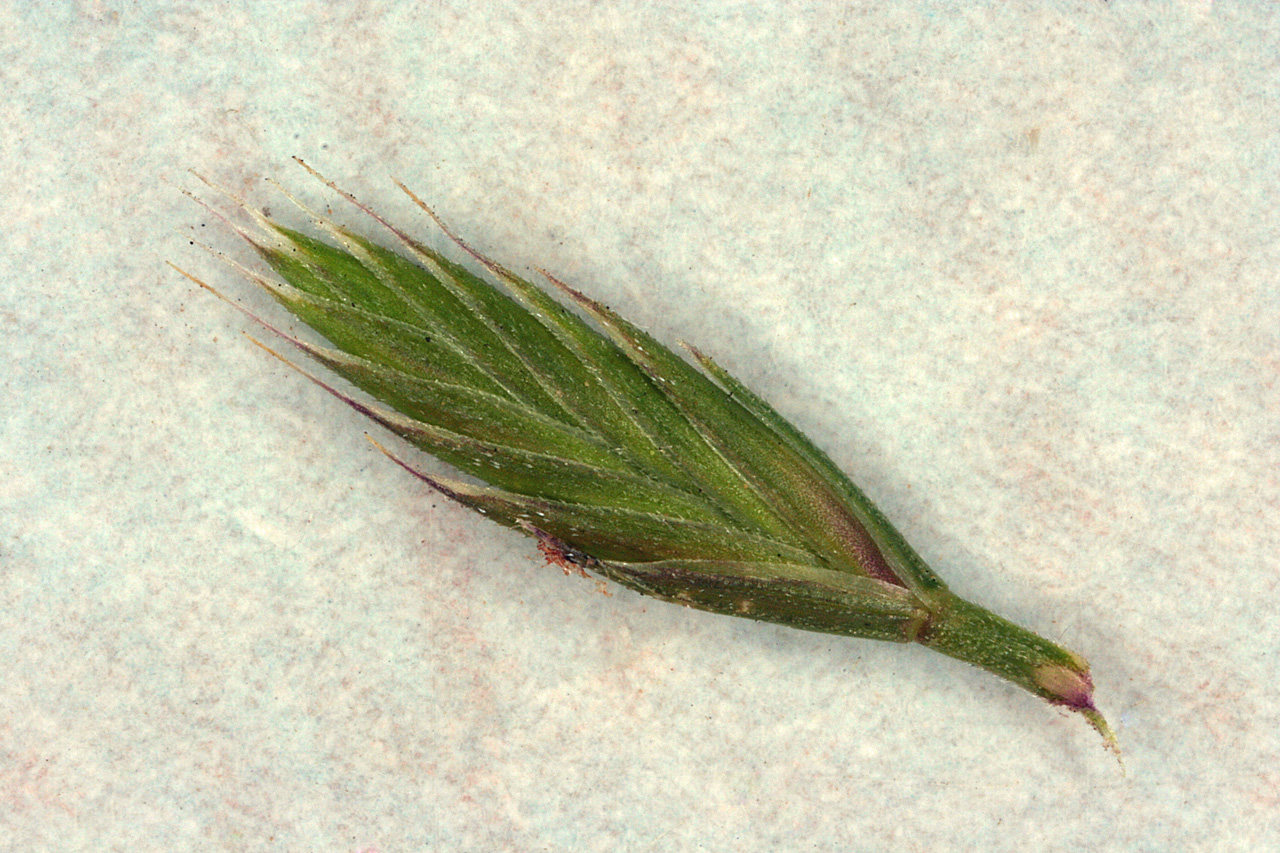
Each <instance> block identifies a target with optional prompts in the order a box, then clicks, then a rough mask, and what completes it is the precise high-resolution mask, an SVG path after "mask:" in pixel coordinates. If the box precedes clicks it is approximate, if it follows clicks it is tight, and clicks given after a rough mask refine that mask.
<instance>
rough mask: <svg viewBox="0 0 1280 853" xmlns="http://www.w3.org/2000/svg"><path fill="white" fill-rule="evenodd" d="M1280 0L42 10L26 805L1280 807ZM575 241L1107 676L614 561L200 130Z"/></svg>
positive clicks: (1194, 827) (24, 552)
mask: <svg viewBox="0 0 1280 853" xmlns="http://www.w3.org/2000/svg"><path fill="white" fill-rule="evenodd" d="M1278 44H1280V6H1278V5H1276V4H1271V3H1261V2H1220V3H1212V2H1207V0H1206V2H1190V0H1185V1H1184V2H1178V0H1173V2H1112V3H1103V2H1080V3H1065V2H1045V3H1005V2H1000V3H973V4H951V3H909V2H903V3H880V2H876V3H857V4H844V3H826V2H818V3H784V2H772V0H756V2H750V3H748V2H720V3H693V4H691V3H686V2H678V3H677V2H666V3H643V4H642V3H617V4H610V3H591V2H577V3H575V2H550V1H549V0H533V2H528V0H520V2H485V3H459V2H430V3H390V2H381V3H379V2H361V3H343V4H333V5H326V4H324V3H315V2H310V3H304V2H280V3H245V2H239V3H214V4H210V3H185V2H184V3H128V2H82V3H19V2H11V3H7V4H4V5H3V7H0V60H2V61H0V80H2V81H3V84H4V97H3V98H2V99H0V120H2V122H0V126H3V128H4V129H3V130H0V199H2V201H0V211H3V213H2V216H3V228H2V229H0V387H2V388H3V389H4V393H5V398H6V400H7V406H6V413H5V418H4V422H3V427H2V428H0V440H2V444H0V613H2V614H3V615H2V616H0V620H2V621H0V654H2V655H3V660H4V665H3V666H4V668H3V680H2V682H0V837H7V838H9V839H10V841H9V842H4V844H6V845H8V846H9V847H10V848H11V849H14V850H95V851H99V850H130V851H134V850H201V849H210V850H214V849H226V850H280V851H298V850H316V851H321V850H324V851H328V850H333V851H366V850H376V851H381V853H390V851H401V850H522V851H544V850H545V851H553V850H555V851H558V850H574V851H597V850H598V851H617V850H626V851H673V850H680V851H683V850H707V851H724V850H735V851H772V850H780V849H786V850H796V851H826V850H884V849H895V850H958V849H985V850H1063V851H1078V850H1144V851H1145V850H1151V851H1164V850H1261V849H1268V848H1269V847H1271V846H1273V845H1274V844H1275V843H1276V839H1277V837H1280V770H1278V769H1277V768H1278V767H1280V761H1278V757H1280V756H1278V754H1277V753H1278V752H1280V750H1278V744H1280V736H1278V735H1277V731H1278V730H1280V695H1278V691H1277V677H1276V672H1277V666H1278V663H1277V655H1276V651H1277V638H1278V636H1280V625H1278V624H1277V608H1276V605H1275V600H1276V591H1277V564H1276V554H1277V553H1280V534H1278V533H1277V525H1276V512H1277V500H1278V498H1280V478H1278V476H1277V471H1280V468H1278V467H1277V463H1278V462H1280V431H1278V430H1277V417H1278V415H1280V402H1278V400H1280V397H1278V390H1277V387H1276V376H1277V368H1280V347H1278V344H1280V339H1278V334H1277V317H1278V310H1280V289H1278V288H1277V270H1280V202H1277V199H1280V187H1278V186H1277V183H1278V181H1277V175H1278V174H1280V131H1278V127H1280V126H1278V124H1277V116H1278V115H1280V103H1278V100H1280V99H1278V95H1280V63H1278V58H1277V57H1278V54H1277V45H1278ZM291 155H299V156H302V157H304V158H305V159H307V160H308V161H310V162H312V163H313V164H314V165H316V166H317V167H318V168H320V169H322V170H323V171H325V172H327V173H328V174H329V175H330V177H332V178H334V179H337V180H338V181H340V182H341V183H342V184H344V185H345V186H346V187H348V188H350V189H351V190H352V191H354V192H356V193H357V194H359V195H361V196H362V197H364V198H366V199H368V200H369V201H371V202H373V203H374V204H375V205H376V206H378V207H379V208H381V209H383V210H385V211H387V212H389V213H391V214H392V215H394V216H395V217H397V218H399V219H401V220H402V221H405V222H409V223H412V224H413V226H414V227H415V228H417V229H419V230H420V231H421V233H423V234H427V235H429V237H428V239H430V240H432V241H434V242H435V243H436V244H437V245H443V241H442V240H441V238H439V236H438V235H436V234H434V232H432V231H431V229H430V228H428V227H427V226H426V224H425V223H424V222H423V221H422V218H421V217H420V216H415V215H414V214H413V211H412V208H411V205H410V204H409V203H408V202H407V201H406V200H405V199H404V198H403V197H402V196H401V195H400V194H399V192H398V191H397V190H396V189H395V188H394V186H393V184H392V179H393V178H401V179H403V180H404V181H406V182H407V183H409V184H410V185H412V186H413V187H414V188H415V189H416V190H417V191H419V192H420V193H421V194H422V195H423V196H425V197H426V198H428V199H430V200H431V201H432V202H433V203H434V204H435V205H436V206H437V208H438V209H439V210H440V212H441V213H442V214H443V215H445V216H446V217H447V218H448V219H450V220H451V221H452V222H453V224H454V225H455V226H456V228H457V229H458V230H459V231H460V232H461V233H462V234H464V235H465V236H466V237H467V238H468V239H470V240H471V241H472V242H473V243H475V244H476V245H477V246H479V247H482V248H484V249H487V250H488V251H489V252H490V253H492V254H493V255H495V256H496V257H497V258H499V259H500V260H502V261H504V262H506V263H507V264H509V265H512V266H514V267H517V268H520V269H528V268H530V267H532V266H534V265H538V266H544V267H546V268H548V269H550V270H553V271H555V272H556V273H557V274H558V275H559V276H561V277H562V278H564V279H566V280H568V281H569V282H571V283H573V284H575V285H577V286H578V287H580V288H583V289H585V290H586V291H588V292H589V293H590V294H592V295H594V296H597V297H599V298H601V299H603V300H605V301H607V302H609V303H610V304H611V305H613V306H614V307H617V308H619V309H621V310H622V311H623V313H624V314H626V315H628V316H629V317H631V318H632V319H633V320H635V321H637V322H639V323H640V324H642V325H644V326H646V327H648V328H650V329H651V330H652V331H654V332H655V333H656V334H657V335H658V336H659V337H661V338H662V339H664V340H667V341H669V342H675V341H677V340H681V339H687V340H690V341H693V342H696V343H697V344H699V345H700V346H701V347H702V348H703V349H705V350H706V351H708V352H709V353H711V354H713V355H715V356H716V357H717V358H718V359H719V360H721V361H722V362H723V363H724V364H725V365H726V366H728V367H729V368H730V369H732V370H734V371H736V372H737V373H738V375H739V376H740V377H741V378H742V379H744V380H745V381H747V382H748V383H749V384H751V385H752V386H753V387H755V388H756V389H757V390H759V391H760V392H762V393H763V394H764V395H765V396H766V397H768V398H770V399H771V400H772V401H774V402H775V404H776V405H777V406H778V407H779V408H780V409H781V410H782V411H783V412H784V413H785V414H787V415H788V416H789V417H792V418H793V419H794V420H795V422H796V423H797V424H798V425H800V426H801V427H802V428H803V429H805V430H806V431H807V432H808V433H809V434H810V435H811V436H812V437H813V438H814V439H815V440H816V441H817V442H818V443H819V444H820V445H822V446H823V447H825V448H827V449H829V450H830V452H831V453H832V455H833V456H834V458H835V459H836V460H837V461H838V462H839V463H840V464H841V465H843V466H844V467H845V468H846V469H847V470H849V471H850V472H851V473H852V474H853V475H854V477H855V479H856V480H857V481H858V482H859V483H861V484H862V485H863V486H864V488H865V489H866V490H867V491H869V492H870V493H871V494H872V495H873V496H874V497H875V498H876V499H877V500H878V501H879V502H880V503H881V505H882V507H883V508H884V509H885V510H886V511H887V512H888V514H889V515H890V517H892V518H893V519H895V521H896V522H897V523H898V525H899V527H900V528H901V529H902V530H903V532H904V533H905V534H906V535H907V537H908V539H910V540H911V541H912V542H913V543H914V544H915V545H916V547H917V549H918V550H920V551H921V552H922V554H923V555H924V556H925V557H926V558H927V559H929V560H930V561H931V562H932V563H933V565H934V566H935V567H936V568H937V569H938V570H939V571H940V572H941V573H942V574H943V576H944V577H945V578H947V579H948V581H949V582H950V583H951V585H952V587H953V588H955V589H956V590H957V591H958V592H960V593H961V594H963V595H966V596H967V597H971V598H974V599H976V600H978V601H980V602H982V603H984V604H986V605H988V606H990V607H992V608H994V609H995V610H997V611H999V612H1001V613H1003V614H1005V615H1007V616H1009V617H1010V618H1013V619H1015V620H1018V621H1020V622H1022V623H1024V624H1027V625H1029V626H1031V627H1032V628H1034V629H1036V630H1038V631H1041V632H1043V633H1045V634H1046V635H1047V636H1050V637H1052V638H1054V639H1057V640H1059V641H1060V642H1063V643H1065V644H1067V645H1069V646H1070V647H1072V648H1074V649H1077V650H1078V651H1080V652H1081V653H1082V654H1084V655H1086V656H1087V657H1088V658H1089V659H1090V660H1091V661H1092V663H1093V666H1094V670H1095V673H1096V677H1097V682H1098V698H1099V701H1100V704H1101V707H1102V708H1103V710H1104V711H1105V712H1106V713H1107V714H1108V715H1109V716H1110V717H1111V719H1112V721H1113V723H1114V724H1115V725H1116V727H1117V729H1118V732H1119V735H1120V738H1121V742H1122V744H1123V746H1124V749H1125V761H1126V765H1127V771H1128V772H1127V775H1122V774H1121V772H1120V770H1119V768H1118V766H1117V764H1116V762H1115V760H1114V759H1113V758H1112V757H1110V756H1109V755H1108V754H1107V753H1106V752H1104V751H1103V749H1102V748H1101V746H1100V744H1099V741H1098V739H1097V737H1096V736H1095V735H1094V734H1093V733H1092V732H1091V731H1090V730H1089V729H1088V728H1087V727H1086V726H1085V725H1084V723H1083V722H1082V721H1080V720H1079V719H1076V718H1072V717H1069V716H1067V715H1065V714H1062V713H1059V712H1056V711H1054V710H1053V709H1051V708H1049V707H1048V706H1045V705H1044V704H1043V703H1040V702H1039V701H1037V700H1035V699H1034V698H1033V697H1031V696H1029V695H1027V694H1024V693H1022V692H1021V691H1018V690H1016V689H1013V688H1010V687H1008V686H1007V685H1005V684H1003V683H1001V682H1000V681H998V680H996V679H994V678H992V677H990V676H988V675H985V674H983V673H980V672H978V671H976V670H972V669H969V668H967V667H965V666H963V665H960V664H957V663H954V662H952V661H950V660H948V659H946V658H943V657H941V656H938V655H934V654H931V653H929V652H927V651H925V650H923V649H920V648H910V647H898V646H891V645H887V644H876V643H868V642H858V641H851V640H843V639H836V638H829V637H825V636H821V635H808V634H804V633H800V632H795V631H789V630H786V629H782V628H775V627H771V626H766V625H760V624H756V623H751V622H747V621H739V620H732V619H726V618H722V617H715V616H710V615H706V614H700V613H696V612H692V611H686V610H682V609H680V608H675V607H671V606H668V605H663V604H659V603H654V602H652V601H648V600H645V599H641V598H640V597H638V596H636V595H633V594H631V593H629V592H626V591H623V590H614V595H613V596H612V597H606V596H602V595H599V594H597V593H596V592H595V591H594V588H593V585H592V584H590V583H588V582H583V581H581V580H574V579H570V578H565V577H563V576H562V575H561V574H560V572H559V571H558V570H556V569H555V568H554V567H544V566H543V565H542V561H541V560H540V559H539V558H538V556H537V555H536V553H535V551H534V549H533V547H532V545H531V544H530V543H529V542H528V541H527V540H525V539H523V538H522V537H519V536H517V535H515V534H512V533H509V532H506V531H503V530H501V529H499V528H497V527H496V526H493V525H491V524H489V523H487V522H485V521H483V520H481V519H479V518H476V517H472V516H470V515H468V514H467V513H466V512H464V511H462V510H460V509H458V508H455V507H452V506H448V505H446V504H444V503H442V502H441V501H440V500H439V499H438V498H436V497H433V496H432V495H431V494H429V493H427V492H426V490H425V489H424V488H423V487H422V486H421V484H419V483H417V482H415V481H413V480H412V479H411V478H409V477H408V476H406V475H405V474H404V473H403V472H402V471H400V470H399V469H397V468H395V467H394V466H392V465H390V464H388V463H387V462H386V461H385V460H384V459H383V458H382V457H381V456H380V455H379V454H378V453H377V452H376V451H375V450H374V449H373V448H371V447H370V446H369V445H368V443H367V442H366V441H365V439H364V437H363V433H364V431H365V430H366V429H367V426H366V424H365V423H364V422H362V421H361V419H360V418H359V416H357V415H355V414H354V413H352V412H350V411H349V410H347V409H346V408H345V407H343V406H342V405H341V404H339V403H337V402H336V401H334V400H332V399H329V398H327V397H326V396H325V395H324V393H323V392H321V391H320V390H318V389H316V388H315V387H313V386H311V385H309V384H308V383H307V382H306V381H304V380H302V379H300V378H299V377H297V376H296V375H294V374H292V373H291V372H290V371H289V370H288V369H287V368H284V367H283V366H282V365H280V364H278V363H276V362H274V361H273V360H271V359H270V358H268V357H266V356H265V355H264V354H263V353H262V352H261V351H259V350H258V349H257V348H255V347H253V346H251V345H250V344H249V343H248V342H247V341H246V340H245V339H244V337H243V336H242V335H241V334H240V333H241V332H242V331H245V330H247V329H249V327H250V324H249V322H248V321H247V320H245V319H244V318H243V317H242V316H240V315H238V314H237V313H236V312H234V311H232V310H231V309H230V308H228V307H227V306H226V305H224V304H222V303H220V302H218V301H217V300H216V299H214V298H212V297H211V296H209V295H208V294H206V293H204V292H202V291H200V290H198V289H197V288H196V287H194V286H193V285H191V284H190V283H189V282H187V281H186V280H184V279H182V278H181V277H179V276H178V275H177V274H176V273H174V272H172V271H171V270H170V269H168V268H167V267H166V266H165V264H164V262H165V261H166V260H173V261H175V262H177V263H179V264H181V265H183V266H184V267H187V268H189V269H192V270H193V271H196V272H197V273H199V274H201V275H202V276H204V277H205V278H206V279H207V280H208V281H210V282H211V283H212V284H214V285H215V286H217V287H219V288H222V289H224V290H225V291H227V292H228V293H231V294H233V295H235V296H236V297H237V298H239V299H241V300H242V301H243V302H244V304H246V305H249V306H251V307H253V308H254V309H257V310H264V311H267V312H269V313H271V314H272V316H275V317H277V318H279V316H280V315H279V312H278V311H273V309H272V307H271V306H270V305H269V304H268V300H266V299H265V298H264V297H263V296H261V295H259V294H257V293H254V292H253V290H252V289H251V288H250V287H249V286H248V285H247V284H245V283H244V282H243V281H242V280H241V279H240V278H239V277H238V276H237V275H236V274H235V273H234V271H232V270H231V269H229V268H227V267H226V266H224V265H222V264H220V263H219V262H217V261H216V260H215V259H213V258H211V257H209V256H207V255H205V254H204V253H202V252H201V251H199V250H198V249H195V248H192V247H191V246H190V245H189V243H188V240H189V238H190V237H191V236H192V232H193V231H194V232H195V234H196V235H198V238H199V239H201V240H203V241H205V242H208V243H210V244H212V245H213V246H214V247H216V248H217V249H219V250H222V251H226V252H228V253H230V254H232V255H233V256H234V257H236V258H237V259H239V260H241V261H243V262H245V263H252V259H251V258H250V257H249V255H248V253H247V252H245V250H244V248H243V247H242V245H241V244H238V242H237V240H236V239H235V238H234V237H233V236H231V235H230V234H229V232H228V231H227V230H226V229H225V228H224V227H222V226H221V225H220V223H219V222H218V220H217V219H216V218H213V217H211V216H210V215H208V214H207V213H206V212H205V211H203V210H202V209H200V208H199V207H198V206H197V205H195V204H193V203H192V202H191V201H190V200H189V199H187V198H185V197H183V196H182V195H181V193H180V192H179V189H180V188H188V189H192V190H195V191H196V192H198V193H199V194H200V195H201V197H203V198H208V199H212V198H213V196H212V194H210V193H208V192H207V191H205V190H203V189H202V188H201V187H200V185H199V184H198V182H197V181H195V180H194V179H193V178H192V177H191V176H190V175H188V174H187V173H186V171H185V170H186V169H188V168H189V167H192V168H195V169H198V170H200V171H202V172H203V173H206V174H208V175H209V176H210V177H212V178H214V179H215V180H218V181H220V182H223V183H225V184H227V185H228V186H230V187H231V188H233V189H234V190H235V191H237V192H240V193H244V194H246V195H247V197H248V198H249V199H250V200H251V201H252V202H253V203H254V204H256V205H261V206H267V207H270V208H271V210H272V211H273V212H274V213H276V214H277V215H280V216H283V217H285V218H286V219H289V220H291V221H294V222H296V223H301V222H303V220H302V218H301V217H295V215H294V214H293V213H292V212H291V211H290V209H289V207H288V204H287V202H284V201H283V200H282V199H281V197H280V196H279V195H277V194H276V193H275V192H274V191H273V190H271V189H270V187H268V186H266V185H265V184H264V183H263V182H262V180H261V178H262V176H274V177H276V178H277V179H279V180H280V181H282V182H283V183H284V184H286V185H287V186H288V187H290V188H291V189H293V190H295V191H296V192H298V193H299V194H300V195H302V196H303V197H304V198H306V199H307V200H309V201H310V202H311V203H313V204H317V205H327V204H332V205H333V207H334V210H335V214H336V215H338V216H339V217H341V218H343V219H344V220H347V221H351V222H359V223H360V227H361V228H362V229H366V230H367V232H368V233H370V234H373V233H376V230H375V229H374V227H373V226H372V225H369V224H367V223H364V222H361V220H360V219H359V217H357V216H356V215H354V214H352V213H350V212H349V210H348V209H347V208H344V207H343V206H341V205H340V204H339V202H338V200H337V199H335V198H334V197H332V196H330V195H328V194H327V193H326V192H323V191H322V189H323V188H322V187H320V186H319V185H317V184H316V183H315V182H313V181H311V180H310V179H309V178H307V176H306V175H305V174H303V173H302V171H301V170H300V169H298V168H297V167H296V166H294V165H293V164H292V163H291V162H290V161H289V157H290V156H291Z"/></svg>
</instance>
